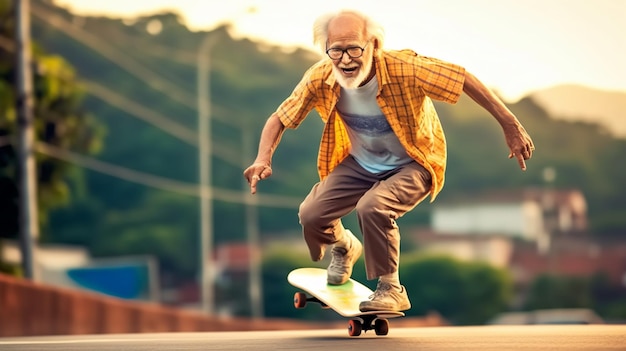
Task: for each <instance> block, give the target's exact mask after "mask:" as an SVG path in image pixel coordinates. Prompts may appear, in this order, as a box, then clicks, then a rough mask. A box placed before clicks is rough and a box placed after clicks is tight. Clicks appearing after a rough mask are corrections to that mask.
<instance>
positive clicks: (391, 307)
mask: <svg viewBox="0 0 626 351" xmlns="http://www.w3.org/2000/svg"><path fill="white" fill-rule="evenodd" d="M410 308H411V301H409V295H407V293H406V289H405V288H404V286H402V285H400V289H398V288H396V287H393V286H392V285H391V284H389V283H384V282H380V281H379V282H378V285H377V286H376V291H374V293H373V294H372V296H370V299H369V300H368V301H363V302H361V303H360V304H359V310H361V312H367V311H406V310H408V309H410Z"/></svg>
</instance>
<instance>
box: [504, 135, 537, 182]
mask: <svg viewBox="0 0 626 351" xmlns="http://www.w3.org/2000/svg"><path fill="white" fill-rule="evenodd" d="M504 137H505V139H506V144H507V145H508V146H509V150H510V153H509V158H513V157H515V158H517V162H518V163H519V166H520V168H521V169H522V171H525V170H526V162H525V160H528V159H530V158H531V157H532V156H533V151H534V150H535V145H534V144H533V141H532V139H531V138H530V135H528V133H527V132H526V130H525V129H524V127H522V125H521V124H517V125H515V126H512V127H511V128H507V129H505V130H504Z"/></svg>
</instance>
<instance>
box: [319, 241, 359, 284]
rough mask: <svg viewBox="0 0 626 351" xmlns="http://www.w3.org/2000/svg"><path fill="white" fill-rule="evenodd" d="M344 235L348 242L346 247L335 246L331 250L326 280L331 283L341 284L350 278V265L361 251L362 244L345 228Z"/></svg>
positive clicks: (351, 265) (352, 264)
mask: <svg viewBox="0 0 626 351" xmlns="http://www.w3.org/2000/svg"><path fill="white" fill-rule="evenodd" d="M344 235H345V236H346V238H347V239H348V242H349V243H348V245H347V246H346V247H347V248H344V247H337V246H335V247H333V249H332V250H331V254H332V258H331V260H330V265H328V269H327V271H328V277H327V281H328V284H331V285H341V284H344V283H346V282H347V281H348V280H350V276H352V267H353V266H354V263H356V261H357V260H358V259H359V257H361V253H362V252H363V245H362V244H361V242H360V241H359V239H357V238H356V237H355V236H354V234H352V232H351V231H350V230H348V229H346V231H345V234H344Z"/></svg>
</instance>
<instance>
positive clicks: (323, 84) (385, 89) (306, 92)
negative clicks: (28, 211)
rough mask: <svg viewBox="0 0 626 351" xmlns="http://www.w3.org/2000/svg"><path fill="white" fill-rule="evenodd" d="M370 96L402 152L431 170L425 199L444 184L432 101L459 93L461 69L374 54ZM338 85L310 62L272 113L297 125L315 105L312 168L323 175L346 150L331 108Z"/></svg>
mask: <svg viewBox="0 0 626 351" xmlns="http://www.w3.org/2000/svg"><path fill="white" fill-rule="evenodd" d="M375 65H376V78H377V79H378V86H379V88H378V94H377V96H376V100H377V101H378V104H379V106H380V109H381V110H382V112H383V113H384V114H385V116H386V117H387V121H388V122H389V124H390V125H391V128H392V129H393V131H394V133H395V134H396V136H397V137H398V139H399V140H400V143H401V144H402V146H404V148H405V149H406V152H407V154H408V155H409V156H410V157H411V158H413V159H414V160H415V161H417V162H418V163H420V164H421V165H422V166H424V167H425V168H426V169H427V170H428V171H429V172H430V174H431V175H432V187H431V189H430V190H431V192H430V194H431V201H432V200H434V199H435V197H436V196H437V194H438V193H439V192H440V191H441V189H442V188H443V184H444V177H445V169H446V139H445V136H444V133H443V128H442V126H441V122H440V121H439V117H438V116H437V112H436V111H435V107H434V106H433V103H432V100H431V99H435V100H438V101H444V102H447V103H451V104H454V103H456V102H457V101H458V99H459V97H460V96H461V93H462V92H463V83H464V81H465V69H464V68H463V67H461V66H457V65H454V64H451V63H448V62H444V61H441V60H438V59H434V58H430V57H424V56H419V55H418V54H417V53H415V52H414V51H411V50H402V51H384V52H383V53H382V54H380V55H378V56H376V58H375ZM340 91H341V87H340V86H339V84H338V83H337V82H336V79H335V76H334V74H333V71H332V62H331V61H330V60H327V59H324V60H322V61H320V62H318V63H316V64H315V65H313V66H312V67H311V68H309V70H307V72H306V73H305V74H304V76H303V78H302V80H301V81H300V83H298V85H297V86H296V88H295V89H294V91H293V92H292V93H291V95H290V96H289V97H288V98H287V99H286V100H285V101H284V102H283V103H282V104H281V105H280V106H279V107H278V109H277V110H276V112H275V114H276V115H277V116H278V117H279V118H280V120H281V122H282V123H283V124H284V125H285V127H287V128H297V127H298V126H299V125H300V123H302V121H303V120H304V119H305V118H306V117H307V116H308V114H309V112H311V110H312V109H315V110H316V111H317V112H318V113H319V115H320V117H321V118H322V120H323V121H324V124H325V126H324V131H323V135H322V140H321V143H320V148H319V154H318V159H317V168H318V172H319V176H320V179H324V178H325V177H326V176H327V175H328V174H329V173H330V172H331V171H332V170H333V169H334V168H335V167H336V166H337V165H338V164H339V163H341V161H343V160H344V159H345V158H346V157H347V156H348V155H349V153H350V148H351V145H350V139H349V137H348V132H347V130H346V126H345V125H344V123H343V120H342V119H341V118H340V117H339V114H338V112H337V109H336V107H335V106H336V104H337V100H338V99H339V94H340Z"/></svg>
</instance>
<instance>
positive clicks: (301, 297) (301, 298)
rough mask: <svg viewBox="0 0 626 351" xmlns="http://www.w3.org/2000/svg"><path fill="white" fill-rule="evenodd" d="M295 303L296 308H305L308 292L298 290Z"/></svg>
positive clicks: (294, 299) (294, 297)
mask: <svg viewBox="0 0 626 351" xmlns="http://www.w3.org/2000/svg"><path fill="white" fill-rule="evenodd" d="M293 305H294V307H295V308H304V306H306V294H305V293H303V292H297V293H295V294H294V295H293Z"/></svg>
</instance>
